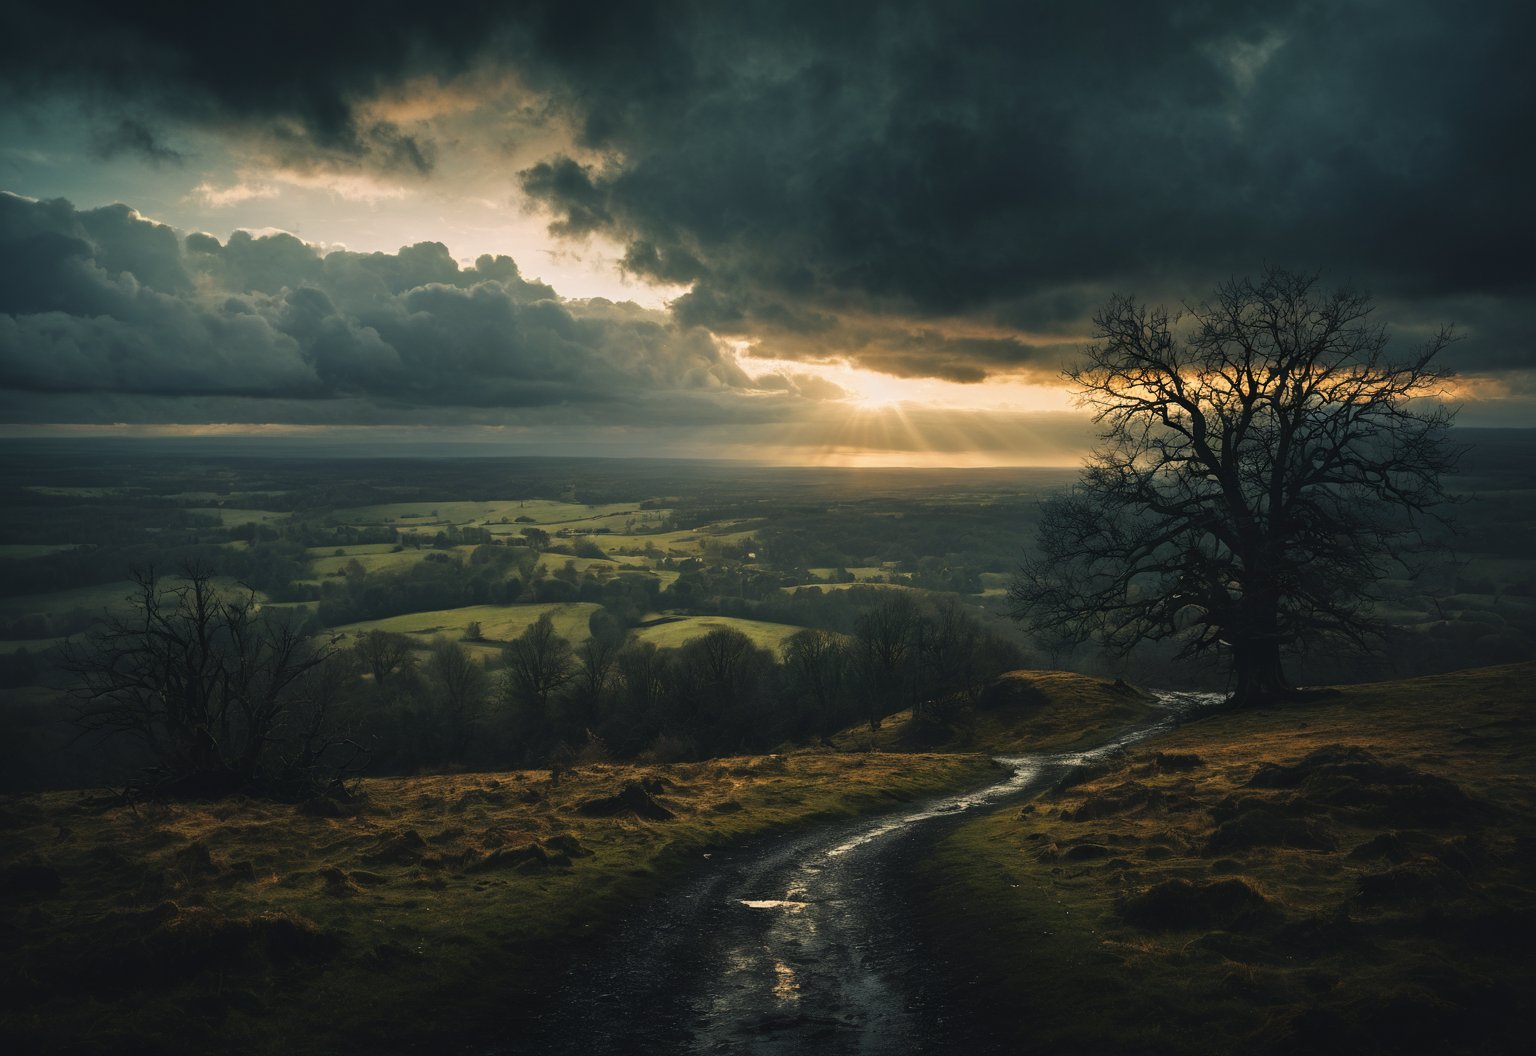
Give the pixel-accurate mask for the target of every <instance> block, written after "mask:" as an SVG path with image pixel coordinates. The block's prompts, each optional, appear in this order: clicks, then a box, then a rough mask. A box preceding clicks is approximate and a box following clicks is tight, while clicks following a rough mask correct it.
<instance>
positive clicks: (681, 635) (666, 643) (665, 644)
mask: <svg viewBox="0 0 1536 1056" xmlns="http://www.w3.org/2000/svg"><path fill="white" fill-rule="evenodd" d="M721 627H729V628H730V629H731V630H734V631H740V632H741V633H742V634H745V635H746V636H747V637H748V638H751V639H752V641H753V642H755V643H756V644H758V645H760V646H763V647H764V648H767V649H772V650H774V651H775V652H777V651H779V650H781V649H783V647H784V642H785V641H786V640H787V639H788V638H790V637H791V636H792V635H794V634H797V633H798V632H800V631H803V630H805V628H804V627H795V626H792V625H790V624H787V623H768V622H767V621H765V620H743V619H738V618H736V617H734V616H680V617H677V618H676V619H670V620H668V621H667V622H666V623H658V624H656V625H654V626H651V627H639V628H636V629H635V630H634V631H632V632H631V637H632V638H634V639H635V640H636V641H641V642H651V643H652V644H654V645H655V646H656V647H657V648H658V649H675V648H677V647H678V646H680V645H685V644H687V643H688V642H691V641H693V640H694V639H695V638H702V637H704V636H705V635H706V634H708V633H709V632H710V631H713V630H718V629H719V628H721Z"/></svg>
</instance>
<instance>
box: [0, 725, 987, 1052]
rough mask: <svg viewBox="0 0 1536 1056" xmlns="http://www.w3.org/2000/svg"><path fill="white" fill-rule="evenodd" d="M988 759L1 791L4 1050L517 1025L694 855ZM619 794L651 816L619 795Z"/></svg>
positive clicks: (736, 763) (818, 758)
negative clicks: (125, 797)
mask: <svg viewBox="0 0 1536 1056" xmlns="http://www.w3.org/2000/svg"><path fill="white" fill-rule="evenodd" d="M989 770H990V765H989V764H988V762H987V761H986V760H985V759H984V758H983V757H980V756H969V757H961V756H938V755H933V756H916V757H914V756H902V757H891V758H882V757H879V756H873V757H868V758H866V757H863V756H858V757H851V756H846V755H841V754H837V753H830V752H807V753H798V754H792V755H785V756H760V757H750V758H736V759H722V760H712V761H708V762H702V763H690V764H675V765H666V766H628V765H594V766H587V767H583V768H581V769H580V770H578V771H576V772H573V773H569V774H566V775H565V776H563V777H562V779H561V780H560V781H559V782H558V784H556V783H554V782H553V781H552V780H551V779H550V777H549V775H548V774H546V773H533V772H509V773H501V774H476V775H444V776H431V777H415V778H402V779H373V780H368V781H365V782H363V783H362V790H361V796H360V798H358V799H357V800H355V801H351V802H335V801H330V800H325V801H316V802H312V803H309V804H303V805H300V806H293V805H284V804H275V803H270V802H259V801H251V800H230V801H223V802H216V803H206V804H189V803H166V804H148V805H140V806H138V807H128V806H123V805H117V804H115V803H114V802H112V801H111V800H110V799H106V798H103V797H100V796H97V795H92V794H86V793H48V794H40V795H30V796H19V797H18V796H11V797H5V798H0V862H3V863H4V869H0V934H4V935H5V937H6V942H5V943H4V945H3V946H0V1041H4V1042H9V1044H8V1045H7V1046H6V1047H7V1050H8V1051H13V1052H23V1051H25V1052H33V1051H61V1050H67V1051H72V1052H98V1051H99V1052H108V1051H156V1052H167V1053H181V1052H208V1051H236V1052H250V1053H299V1054H306V1053H316V1054H318V1053H343V1052H365V1051H366V1052H380V1051H387V1052H396V1051H404V1050H410V1049H413V1048H415V1049H420V1050H421V1051H443V1050H453V1049H455V1048H460V1047H464V1046H465V1045H467V1044H469V1043H472V1042H474V1041H483V1040H484V1039H485V1038H488V1037H491V1036H493V1035H497V1034H500V1035H507V1034H509V1033H511V1034H515V1031H516V1029H517V1022H518V1019H519V1016H522V1015H527V1014H529V1013H530V1012H531V1011H532V1010H533V1008H534V1006H535V1003H536V1001H537V1000H538V995H539V993H540V988H541V986H544V985H547V984H548V982H549V980H550V979H552V978H554V976H555V975H556V974H557V970H558V967H559V963H560V961H561V960H562V959H563V958H566V957H569V956H572V955H573V953H574V952H575V951H577V950H579V949H580V948H581V947H582V944H583V943H584V942H586V941H588V940H590V939H591V938H592V937H594V936H597V935H601V934H603V933H604V932H606V931H607V930H608V929H610V928H611V927H612V926H613V925H614V924H615V923H616V922H618V921H619V920H621V919H622V918H623V917H624V916H625V915H626V914H629V913H631V912H634V911H635V910H636V909H637V908H639V907H640V906H642V905H643V904H644V903H645V902H646V901H647V900H648V899H650V898H652V897H654V896H656V895H657V894H658V893H660V892H662V891H663V890H665V889H666V887H667V886H668V885H669V884H671V883H673V882H675V880H676V879H677V878H678V877H679V876H680V875H682V874H683V873H685V872H686V871H688V870H691V869H694V868H697V867H699V866H701V865H703V863H704V859H705V856H706V855H709V854H711V853H712V852H713V851H715V850H717V849H719V848H721V847H724V846H726V845H728V844H731V843H733V842H736V841H740V840H743V839H747V838H750V837H753V836H756V835H759V834H762V833H765V832H767V831H770V830H775V829H783V828H787V827H792V826H800V825H805V824H808V823H811V822H814V821H817V820H823V819H828V818H832V817H839V816H847V815H852V814H855V813H859V812H865V811H874V810H879V809H884V808H888V807H889V805H890V804H891V802H892V797H893V796H895V797H898V798H902V799H906V798H911V797H915V796H921V795H926V794H933V793H938V792H941V791H946V790H950V789H955V788H958V787H963V786H966V785H969V784H974V783H976V782H978V781H979V780H980V779H981V778H982V776H983V775H984V774H986V773H988V771H989ZM635 788H638V789H641V790H643V791H644V792H645V795H646V796H647V797H649V798H650V799H651V801H652V802H654V803H655V804H657V805H659V806H661V807H663V808H664V809H665V812H666V813H667V814H670V815H671V817H670V819H668V820H651V819H650V818H647V817H643V816H641V814H639V813H637V812H636V811H635V810H633V809H624V806H625V804H631V805H632V803H633V802H635V800H634V799H633V793H632V792H631V791H630V790H632V789H635ZM608 799H613V800H616V801H618V803H619V807H618V809H614V810H612V811H608V810H607V809H606V808H605V810H604V811H603V812H600V813H593V812H592V811H590V810H587V811H584V810H583V809H582V808H583V807H584V806H589V805H590V804H592V803H593V802H594V801H596V802H602V801H604V800H608ZM656 816H657V817H661V816H662V815H661V814H660V813H659V812H658V813H657V814H656Z"/></svg>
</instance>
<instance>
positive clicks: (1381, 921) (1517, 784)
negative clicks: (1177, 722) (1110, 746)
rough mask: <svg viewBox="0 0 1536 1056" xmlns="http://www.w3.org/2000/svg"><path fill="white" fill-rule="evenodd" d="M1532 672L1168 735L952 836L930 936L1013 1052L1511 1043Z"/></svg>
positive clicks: (1519, 995)
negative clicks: (971, 961) (976, 961)
mask: <svg viewBox="0 0 1536 1056" xmlns="http://www.w3.org/2000/svg"><path fill="white" fill-rule="evenodd" d="M1533 679H1536V665H1533V664H1525V665H1515V666H1510V667H1502V668H1490V669H1483V670H1477V671H1468V672H1461V673H1457V674H1453V675H1445V676H1440V677H1435V678H1425V679H1418V680H1414V681H1407V682H1397V683H1383V684H1378V685H1369V686H1353V687H1347V688H1344V689H1342V690H1340V691H1338V692H1337V693H1333V694H1327V695H1322V696H1319V697H1317V698H1315V699H1312V700H1310V701H1308V702H1304V703H1298V704H1294V705H1289V706H1284V707H1275V708H1271V709H1266V710H1263V711H1256V712H1249V713H1226V714H1222V715H1217V716H1214V717H1211V718H1209V719H1207V720H1205V721H1203V722H1200V723H1198V724H1195V725H1192V726H1189V727H1186V728H1185V729H1183V730H1180V731H1176V732H1174V733H1173V734H1170V735H1168V736H1165V737H1163V738H1161V739H1159V740H1158V741H1156V742H1149V743H1148V744H1147V745H1145V746H1142V747H1140V748H1138V749H1137V750H1136V751H1135V752H1134V753H1133V754H1132V755H1130V756H1129V757H1128V758H1127V759H1125V760H1124V761H1123V762H1122V763H1121V764H1120V765H1118V766H1116V767H1114V768H1113V769H1111V770H1109V771H1108V772H1105V773H1102V774H1099V775H1097V776H1095V777H1094V778H1093V779H1091V780H1088V781H1086V782H1083V783H1081V784H1078V785H1076V786H1075V787H1072V788H1070V789H1068V790H1066V791H1064V792H1060V793H1058V794H1055V795H1053V796H1050V797H1047V798H1045V799H1042V800H1039V801H1037V802H1035V803H1032V804H1028V805H1026V806H1025V807H1024V808H1023V809H1022V810H1020V809H1019V808H1016V807H1015V808H1010V809H1008V810H1005V811H1003V812H1000V813H997V814H995V815H993V816H991V817H989V818H986V819H983V820H981V821H978V822H975V823H972V824H971V825H969V826H967V827H966V828H965V829H962V830H961V831H960V832H959V833H958V834H956V835H955V836H954V837H952V838H951V839H950V840H948V841H947V842H946V843H945V844H944V845H943V846H942V847H941V849H940V853H939V854H938V855H937V857H936V859H935V860H934V862H933V863H932V865H931V867H930V870H929V875H928V876H927V877H926V882H927V883H928V884H929V885H931V888H930V889H931V890H932V892H933V894H934V898H933V901H932V906H933V914H934V916H933V919H932V921H931V922H930V923H931V924H932V925H933V926H934V928H935V929H936V932H937V933H938V934H939V935H940V937H941V940H942V941H943V942H944V943H945V944H946V945H947V946H949V947H951V949H952V950H954V951H959V952H960V953H963V954H964V955H966V956H979V957H980V958H981V959H982V960H983V961H984V967H985V968H986V973H985V976H986V980H987V981H986V982H985V983H984V984H983V988H984V990H985V991H986V994H985V997H986V998H987V999H989V1000H992V1001H997V1002H1006V1004H1005V1005H1003V1006H1001V1007H1007V1008H1009V1009H1012V1010H1014V1012H1015V1013H1016V1018H1013V1017H1011V1018H1010V1019H1009V1020H1008V1021H1006V1022H1001V1023H999V1024H998V1029H999V1030H1000V1031H1001V1032H1002V1033H1003V1034H1004V1036H1009V1035H1015V1036H1016V1038H1017V1041H1018V1043H1019V1044H1020V1045H1028V1046H1030V1047H1034V1046H1038V1047H1040V1048H1041V1049H1045V1050H1052V1051H1079V1052H1125V1051H1147V1052H1169V1053H1215V1052H1231V1051H1258V1052H1262V1051H1283V1052H1295V1051H1308V1052H1312V1051H1325V1052H1328V1051H1352V1052H1358V1051H1396V1052H1420V1051H1434V1052H1461V1051H1465V1052H1473V1051H1476V1052H1479V1053H1487V1052H1509V1051H1525V1049H1524V1045H1526V1044H1528V1041H1529V1038H1528V1031H1529V1027H1530V1020H1529V1016H1528V1014H1527V1013H1524V1012H1522V1011H1521V1009H1522V1008H1523V1007H1524V1005H1525V1002H1526V1000H1527V999H1528V996H1529V994H1530V992H1531V990H1532V984H1533V983H1536V970H1533V962H1532V959H1531V956H1530V949H1531V944H1532V941H1533V940H1536V837H1533V835H1532V818H1533V817H1536V774H1533V772H1532V768H1531V764H1530V760H1531V758H1532V752H1533V749H1536V708H1533V704H1536V692H1533V689H1532V684H1533ZM941 893H942V894H941Z"/></svg>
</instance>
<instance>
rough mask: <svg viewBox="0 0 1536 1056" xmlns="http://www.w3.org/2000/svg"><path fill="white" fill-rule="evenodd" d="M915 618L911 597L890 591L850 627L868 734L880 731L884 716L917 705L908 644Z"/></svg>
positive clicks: (910, 640) (909, 645)
mask: <svg viewBox="0 0 1536 1056" xmlns="http://www.w3.org/2000/svg"><path fill="white" fill-rule="evenodd" d="M918 618H919V614H918V610H917V605H916V603H915V602H913V600H912V598H911V597H910V596H909V595H908V594H906V593H905V592H896V591H891V592H890V594H889V596H888V597H884V598H881V599H880V602H879V604H877V605H876V606H875V607H874V608H872V609H870V610H869V611H868V612H866V613H865V614H864V615H862V616H860V617H859V620H858V623H857V624H856V625H855V627H854V638H853V669H854V671H855V673H856V674H857V677H858V680H859V687H860V689H861V691H862V693H863V696H864V702H865V706H866V712H865V717H866V718H867V719H868V721H869V730H870V732H871V733H874V732H876V731H877V730H879V729H880V722H881V720H882V719H883V718H884V717H885V716H886V715H889V714H890V713H891V712H893V711H900V710H901V709H902V708H909V707H912V706H914V705H915V704H916V703H917V701H916V690H917V681H916V679H915V678H914V677H913V675H914V671H913V655H912V644H913V631H914V629H915V628H916V626H917V621H918Z"/></svg>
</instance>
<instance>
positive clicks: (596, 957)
mask: <svg viewBox="0 0 1536 1056" xmlns="http://www.w3.org/2000/svg"><path fill="white" fill-rule="evenodd" d="M1159 701H1160V703H1161V704H1162V705H1163V714H1162V716H1161V717H1160V718H1159V719H1157V721H1155V722H1152V723H1150V724H1148V725H1146V726H1144V727H1141V728H1138V729H1136V730H1134V731H1132V732H1130V733H1127V734H1125V735H1123V736H1121V737H1118V738H1116V739H1115V740H1114V741H1112V742H1110V743H1108V744H1105V745H1103V746H1102V747H1099V748H1096V749H1093V750H1092V751H1087V752H1074V753H1058V754H1039V755H1022V756H1006V757H1001V758H1000V759H999V762H1000V763H1001V764H1002V767H1003V769H1000V770H999V779H998V780H997V782H996V783H994V784H991V785H988V786H986V787H983V788H981V789H978V790H975V791H972V792H968V793H965V794H962V795H957V796H950V797H946V798H942V799H937V800H933V801H929V802H926V803H921V804H909V805H908V806H906V807H905V808H902V809H898V810H896V811H893V812H891V813H888V814H884V815H877V816H873V817H863V818H858V819H854V820H851V821H848V822H841V823H837V824H833V825H828V826H825V827H821V828H817V829H815V830H813V831H811V832H801V833H795V834H791V835H785V836H781V837H779V838H778V839H769V840H765V841H761V842H758V843H756V844H753V845H750V846H746V847H741V848H736V849H733V850H729V851H723V852H720V853H718V854H716V855H714V856H713V857H712V859H711V860H710V863H709V868H708V869H707V870H706V871H705V872H703V873H701V874H700V875H699V876H697V877H695V878H694V879H693V880H692V881H691V882H689V883H687V884H685V885H683V886H682V887H680V888H679V889H678V890H676V891H675V892H673V893H671V894H670V895H668V896H667V897H666V898H664V899H663V900H661V901H659V902H658V903H656V904H655V905H653V906H651V907H649V908H648V909H647V911H646V912H645V913H644V914H643V915H641V916H639V917H637V918H635V919H634V920H632V921H631V922H630V923H629V924H628V925H627V926H626V927H625V928H623V929H621V930H620V931H619V932H618V933H617V934H616V935H615V936H614V937H613V938H612V939H611V940H610V941H609V942H607V943H605V944H603V945H602V946H600V947H598V948H597V949H595V950H594V951H592V953H591V955H589V957H588V958H587V959H586V960H584V961H583V962H581V963H579V964H577V965H575V966H574V967H573V968H572V969H571V970H570V971H569V972H568V973H567V974H566V976H565V977H564V978H563V979H562V980H561V981H560V983H559V986H558V992H557V995H556V997H555V1000H554V1001H553V1003H552V1005H551V1007H550V1008H549V1009H548V1010H547V1011H546V1012H545V1013H544V1014H543V1015H542V1016H540V1017H539V1019H538V1021H537V1022H535V1023H533V1024H529V1025H527V1026H526V1027H525V1029H522V1030H519V1031H518V1036H516V1037H511V1038H502V1039H497V1040H496V1041H494V1042H492V1043H491V1044H489V1045H486V1046H483V1047H480V1048H479V1049H478V1050H477V1051H478V1052H480V1053H483V1054H485V1056H523V1054H528V1056H532V1054H535V1053H538V1054H550V1056H567V1054H569V1056H578V1054H579V1056H607V1054H619V1053H623V1054H653V1053H654V1054H669V1056H670V1054H683V1053H727V1052H728V1053H744V1054H754V1056H755V1054H775V1053H827V1054H833V1053H837V1054H842V1053H850V1054H851V1053H859V1054H870V1056H896V1054H906V1053H914V1054H915V1053H924V1054H928V1053H945V1052H956V1053H960V1052H964V1053H966V1054H968V1056H979V1054H985V1053H988V1052H992V1051H996V1046H995V1044H994V1043H993V1041H992V1039H991V1037H990V1036H989V1035H990V1032H989V1031H988V1029H987V1020H988V1018H989V1010H982V1009H973V1008H969V1007H967V1002H966V999H965V994H966V989H967V988H966V983H967V966H965V965H963V964H946V963H942V962H940V961H938V960H936V959H935V958H934V957H933V955H932V954H931V952H930V951H929V950H927V949H926V948H925V946H924V944H923V942H922V939H921V936H920V931H921V929H920V928H917V927H914V926H913V921H914V919H915V912H914V911H915V909H916V906H915V905H914V901H915V897H916V892H915V890H914V887H913V882H912V876H913V874H914V870H915V867H916V865H917V864H918V863H919V862H921V861H922V860H923V858H924V857H925V856H926V854H927V853H928V850H929V849H930V848H931V847H932V846H933V845H934V844H935V843H936V842H937V841H939V840H941V839H943V838H944V836H945V835H947V834H948V833H949V832H951V831H952V830H953V829H954V828H955V827H956V826H958V825H960V824H962V823H963V822H965V821H968V820H970V819H971V818H972V817H974V816H975V813H976V812H977V811H981V810H984V809H989V808H995V807H997V806H1000V805H1004V804H1006V803H1009V802H1011V801H1014V800H1018V799H1022V798H1025V797H1027V796H1029V795H1032V794H1034V793H1036V792H1038V791H1040V790H1042V789H1044V788H1048V787H1050V786H1051V785H1052V784H1054V783H1056V782H1057V781H1059V780H1061V779H1062V778H1063V777H1065V776H1066V775H1067V774H1069V773H1070V772H1072V771H1073V770H1075V769H1077V768H1079V767H1082V766H1087V765H1091V764H1093V763H1094V762H1096V761H1099V760H1101V759H1104V758H1106V757H1108V756H1111V755H1113V754H1114V753H1115V752H1118V751H1119V750H1121V749H1122V748H1124V747H1125V746H1127V745H1129V744H1131V743H1134V742H1135V741H1138V740H1142V739H1144V738H1146V737H1148V736H1151V735H1152V734H1154V733H1157V732H1159V731H1161V730H1164V729H1167V728H1169V727H1171V726H1174V725H1176V724H1177V723H1178V722H1180V721H1182V720H1183V719H1185V718H1187V717H1189V716H1190V715H1192V714H1193V713H1195V712H1196V711H1199V710H1201V709H1203V708H1205V707H1208V706H1210V705H1211V704H1213V703H1214V702H1215V698H1212V697H1211V696H1209V695H1206V694H1184V693H1163V694H1159ZM998 1011H999V1010H990V1015H991V1016H996V1015H997V1014H998Z"/></svg>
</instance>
